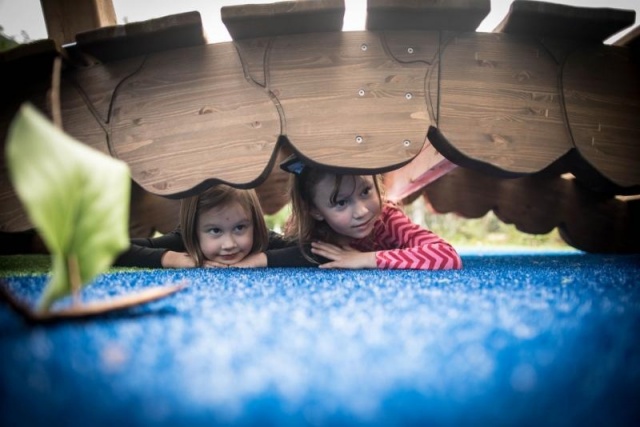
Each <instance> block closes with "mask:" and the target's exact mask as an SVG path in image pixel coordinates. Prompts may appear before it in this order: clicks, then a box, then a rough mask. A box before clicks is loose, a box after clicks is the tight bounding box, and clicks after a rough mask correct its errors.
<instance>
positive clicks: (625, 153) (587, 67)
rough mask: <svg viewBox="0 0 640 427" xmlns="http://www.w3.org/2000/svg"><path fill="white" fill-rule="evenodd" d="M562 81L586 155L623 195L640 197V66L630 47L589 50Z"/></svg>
mask: <svg viewBox="0 0 640 427" xmlns="http://www.w3.org/2000/svg"><path fill="white" fill-rule="evenodd" d="M562 82H563V94H564V100H565V105H566V110H567V122H568V124H569V127H570V129H571V134H572V136H573V140H574V142H575V145H576V148H577V150H578V152H579V153H580V155H581V156H582V157H583V158H584V160H585V161H586V162H587V163H588V164H589V165H591V166H593V169H594V172H597V174H596V175H597V176H600V175H603V176H604V177H605V178H606V179H607V180H609V181H611V182H613V183H614V184H616V185H617V186H619V187H621V190H620V191H619V192H618V194H625V193H626V194H638V193H640V62H638V61H635V60H634V59H633V57H632V55H631V51H630V49H629V48H626V47H613V46H606V47H605V46H603V45H599V46H597V45H596V46H590V47H584V48H582V49H577V50H575V51H574V52H572V53H571V55H569V56H568V58H567V60H566V62H565V64H564V67H563V76H562ZM594 179H595V178H594Z"/></svg>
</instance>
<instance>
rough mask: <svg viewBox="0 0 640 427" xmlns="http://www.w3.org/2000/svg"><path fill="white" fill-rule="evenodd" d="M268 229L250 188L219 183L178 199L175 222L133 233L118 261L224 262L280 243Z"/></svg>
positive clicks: (222, 264) (198, 264) (141, 264)
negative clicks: (146, 233) (169, 227)
mask: <svg viewBox="0 0 640 427" xmlns="http://www.w3.org/2000/svg"><path fill="white" fill-rule="evenodd" d="M284 246H286V243H285V241H284V240H283V239H282V237H281V236H280V235H278V234H277V233H273V232H269V231H268V229H267V226H266V223H265V221H264V216H263V212H262V208H261V207H260V202H259V200H258V196H257V195H256V192H255V190H242V189H237V188H233V187H231V186H228V185H224V184H220V185H215V186H213V187H210V188H209V189H207V190H205V191H204V192H202V193H201V194H199V195H196V196H192V197H187V198H185V199H183V200H182V201H181V204H180V226H179V228H178V229H176V230H175V231H173V232H171V233H168V234H165V235H163V236H160V237H155V238H150V239H140V238H139V239H132V240H131V246H130V248H129V249H128V250H127V251H126V252H124V253H123V254H121V255H120V256H119V257H118V259H117V260H116V262H115V265H118V266H130V267H148V268H162V267H164V268H185V267H229V266H232V265H235V264H237V263H238V262H240V261H242V260H243V259H244V258H246V257H247V256H248V255H250V254H253V253H258V252H262V251H265V250H267V249H269V248H282V247H284Z"/></svg>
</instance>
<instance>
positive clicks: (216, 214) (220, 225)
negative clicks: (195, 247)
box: [197, 202, 253, 265]
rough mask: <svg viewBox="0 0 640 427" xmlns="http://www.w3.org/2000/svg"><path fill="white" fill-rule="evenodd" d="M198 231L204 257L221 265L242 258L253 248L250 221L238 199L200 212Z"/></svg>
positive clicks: (251, 222)
mask: <svg viewBox="0 0 640 427" xmlns="http://www.w3.org/2000/svg"><path fill="white" fill-rule="evenodd" d="M197 233H198V241H199V242H200V250H202V253H203V255H204V257H205V258H207V259H208V260H210V261H215V262H218V263H220V264H225V265H232V264H235V263H237V262H239V261H242V260H243V259H244V258H245V257H246V256H247V255H249V254H250V253H251V248H252V247H253V221H252V220H251V215H250V214H249V213H248V212H246V211H245V210H244V209H243V208H242V206H241V205H240V203H238V202H232V203H230V204H228V205H224V206H216V207H214V208H211V209H209V210H207V211H204V212H202V213H200V216H199V217H198V225H197Z"/></svg>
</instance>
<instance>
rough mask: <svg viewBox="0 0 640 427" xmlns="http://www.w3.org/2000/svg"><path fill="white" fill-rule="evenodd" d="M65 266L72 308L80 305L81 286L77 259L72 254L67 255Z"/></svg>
mask: <svg viewBox="0 0 640 427" xmlns="http://www.w3.org/2000/svg"><path fill="white" fill-rule="evenodd" d="M67 265H68V267H69V281H70V282H71V297H72V301H73V303H72V304H73V305H74V306H78V305H80V287H81V286H82V281H81V280H80V266H79V265H78V258H77V257H76V256H75V255H74V254H71V255H69V257H68V258H67Z"/></svg>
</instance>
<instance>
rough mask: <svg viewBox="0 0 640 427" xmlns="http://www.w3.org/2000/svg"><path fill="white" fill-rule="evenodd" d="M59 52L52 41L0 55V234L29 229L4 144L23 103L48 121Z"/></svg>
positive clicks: (43, 41) (27, 45)
mask: <svg viewBox="0 0 640 427" xmlns="http://www.w3.org/2000/svg"><path fill="white" fill-rule="evenodd" d="M59 56H60V50H59V49H58V48H57V47H56V45H55V43H54V42H53V41H52V40H41V41H38V42H34V43H30V44H25V45H20V46H18V47H16V48H14V49H12V50H10V51H7V52H2V53H0V85H1V89H0V93H2V95H1V102H0V107H1V108H0V232H18V231H26V230H29V229H31V228H32V225H31V222H30V221H29V218H28V217H27V214H26V212H25V211H24V208H23V207H22V203H21V202H20V200H19V199H18V197H17V195H16V194H15V192H14V190H13V185H12V184H11V181H10V179H9V171H8V168H7V163H6V157H5V156H6V149H5V146H6V141H7V136H8V133H9V129H10V125H11V122H12V121H13V119H14V117H15V114H16V113H17V112H18V109H19V108H20V106H21V105H22V103H24V102H29V103H31V104H32V105H33V106H35V107H36V108H37V109H38V110H39V111H40V112H41V113H43V114H44V115H45V116H48V117H51V114H50V109H49V105H48V104H49V102H48V100H47V95H48V92H49V90H50V88H51V76H52V71H53V62H54V59H55V58H57V57H59Z"/></svg>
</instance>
